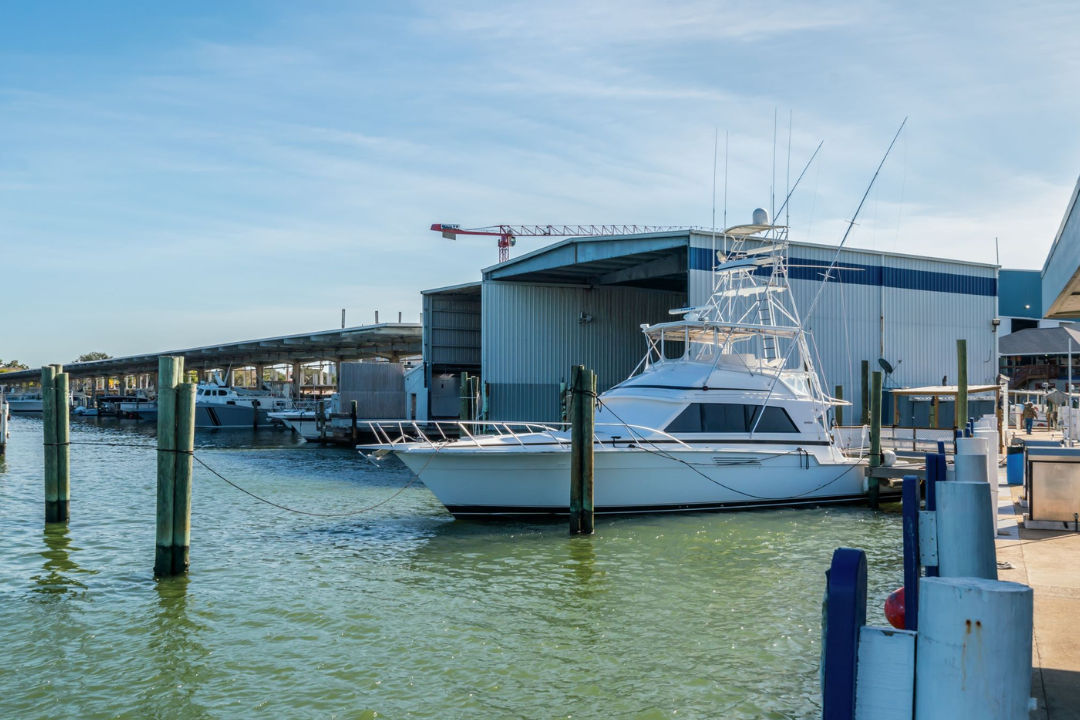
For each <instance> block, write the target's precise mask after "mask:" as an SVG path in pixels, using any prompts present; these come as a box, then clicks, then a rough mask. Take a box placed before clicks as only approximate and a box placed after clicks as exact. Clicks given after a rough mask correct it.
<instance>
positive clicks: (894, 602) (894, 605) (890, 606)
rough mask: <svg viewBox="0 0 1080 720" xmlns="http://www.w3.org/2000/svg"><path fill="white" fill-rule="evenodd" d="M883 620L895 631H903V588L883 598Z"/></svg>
mask: <svg viewBox="0 0 1080 720" xmlns="http://www.w3.org/2000/svg"><path fill="white" fill-rule="evenodd" d="M885 619H886V620H888V621H889V624H890V625H892V626H893V627H894V628H896V629H897V630H903V629H904V588H900V589H899V590H894V591H893V592H892V594H891V595H889V597H887V598H885Z"/></svg>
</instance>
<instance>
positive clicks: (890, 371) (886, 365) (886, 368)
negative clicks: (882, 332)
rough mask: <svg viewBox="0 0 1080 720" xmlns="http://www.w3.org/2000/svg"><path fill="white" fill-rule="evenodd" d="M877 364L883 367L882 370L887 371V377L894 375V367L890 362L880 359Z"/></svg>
mask: <svg viewBox="0 0 1080 720" xmlns="http://www.w3.org/2000/svg"><path fill="white" fill-rule="evenodd" d="M877 364H878V365H880V366H881V369H882V370H884V371H885V374H886V375H892V374H893V366H892V365H890V364H889V361H888V360H886V359H885V358H878V361H877Z"/></svg>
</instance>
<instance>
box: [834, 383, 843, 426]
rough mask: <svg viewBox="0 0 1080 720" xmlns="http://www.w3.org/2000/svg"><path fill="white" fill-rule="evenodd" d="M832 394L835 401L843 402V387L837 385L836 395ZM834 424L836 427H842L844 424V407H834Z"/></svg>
mask: <svg viewBox="0 0 1080 720" xmlns="http://www.w3.org/2000/svg"><path fill="white" fill-rule="evenodd" d="M834 394H835V396H836V399H837V400H843V399H844V386H843V385H837V386H836V393H834ZM836 424H837V425H843V424H844V406H843V405H837V406H836Z"/></svg>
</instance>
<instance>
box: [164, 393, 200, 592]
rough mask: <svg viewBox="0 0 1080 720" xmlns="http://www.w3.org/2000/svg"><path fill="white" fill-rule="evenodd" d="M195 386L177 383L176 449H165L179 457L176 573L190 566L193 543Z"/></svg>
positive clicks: (175, 494) (175, 498)
mask: <svg viewBox="0 0 1080 720" xmlns="http://www.w3.org/2000/svg"><path fill="white" fill-rule="evenodd" d="M195 388H196V386H195V385H194V384H193V383H181V384H180V385H177V386H176V452H175V453H162V454H163V455H172V456H173V457H174V459H175V467H176V469H175V482H174V492H173V526H172V533H173V535H172V565H171V567H172V574H173V575H179V574H181V573H185V572H187V569H188V548H189V547H190V545H191V475H192V467H193V465H194V459H193V456H192V453H194V452H195Z"/></svg>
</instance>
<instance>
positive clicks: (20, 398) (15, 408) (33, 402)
mask: <svg viewBox="0 0 1080 720" xmlns="http://www.w3.org/2000/svg"><path fill="white" fill-rule="evenodd" d="M4 398H5V399H6V400H7V404H8V408H9V409H10V410H11V412H13V413H39V412H41V410H42V408H41V393H40V392H28V393H14V394H11V395H5V396H4Z"/></svg>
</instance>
